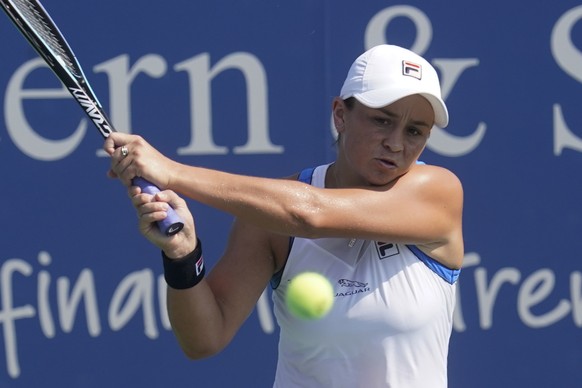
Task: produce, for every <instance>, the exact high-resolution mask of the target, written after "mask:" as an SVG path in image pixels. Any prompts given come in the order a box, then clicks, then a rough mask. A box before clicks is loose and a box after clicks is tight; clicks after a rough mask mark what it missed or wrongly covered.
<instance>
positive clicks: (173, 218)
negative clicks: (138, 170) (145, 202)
mask: <svg viewBox="0 0 582 388" xmlns="http://www.w3.org/2000/svg"><path fill="white" fill-rule="evenodd" d="M131 183H133V184H134V185H135V186H139V187H140V188H141V191H142V192H144V193H147V194H151V195H154V194H156V193H159V192H160V189H158V187H157V186H155V185H154V184H153V183H150V182H149V181H147V180H145V179H143V178H140V177H135V178H133V180H132V181H131ZM167 213H168V216H167V217H166V218H164V219H163V220H161V221H158V228H160V231H162V233H164V234H165V235H166V236H172V235H174V234H176V233H178V232H179V231H181V230H182V228H183V227H184V222H183V221H182V219H181V218H180V216H179V215H178V213H176V211H175V210H174V209H173V208H172V207H171V206H170V207H169V208H168V210H167Z"/></svg>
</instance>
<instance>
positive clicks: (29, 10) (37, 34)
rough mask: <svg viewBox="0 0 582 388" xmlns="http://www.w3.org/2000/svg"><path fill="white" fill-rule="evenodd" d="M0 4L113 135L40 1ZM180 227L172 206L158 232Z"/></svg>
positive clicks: (149, 189)
mask: <svg viewBox="0 0 582 388" xmlns="http://www.w3.org/2000/svg"><path fill="white" fill-rule="evenodd" d="M0 4H1V5H2V8H3V9H4V11H5V12H6V14H7V15H8V16H9V17H10V19H12V21H13V22H14V24H15V25H16V27H18V29H19V30H20V32H21V33H22V34H23V35H24V36H25V37H26V39H28V41H29V42H30V44H31V45H32V47H34V49H35V50H36V51H37V52H38V54H39V55H40V56H41V57H42V58H43V59H44V60H45V61H46V63H47V64H48V65H49V66H50V68H51V69H52V70H53V72H54V73H55V74H56V75H57V77H59V79H60V80H61V81H62V82H63V84H64V85H65V86H66V88H67V89H68V90H69V92H70V93H71V94H72V95H73V97H74V98H75V100H76V101H77V103H79V105H80V106H81V108H83V110H84V111H85V113H86V114H87V116H88V117H89V119H91V121H92V122H93V124H95V126H96V127H97V129H98V130H99V132H100V133H101V135H102V136H103V137H104V138H106V137H108V136H109V134H110V133H111V132H115V128H114V127H113V125H112V124H111V123H110V121H109V119H108V118H107V115H106V114H105V111H104V110H103V107H102V106H101V104H100V103H99V100H98V99H97V97H96V96H95V94H94V93H93V90H92V89H91V86H90V85H89V82H88V81H87V79H86V78H85V75H84V74H83V70H82V69H81V65H80V64H79V62H78V61H77V59H76V57H75V54H73V50H72V49H71V47H70V46H69V45H68V43H67V41H66V40H65V37H64V36H63V35H62V34H61V32H60V31H59V29H58V28H57V26H56V25H55V23H54V22H53V21H52V19H51V17H50V16H49V14H48V13H47V12H46V10H45V9H44V7H43V6H42V4H41V3H40V1H37V0H0ZM132 183H133V184H134V185H136V186H139V187H141V189H142V191H143V192H146V193H148V194H155V193H157V192H159V191H160V190H159V189H158V188H157V187H156V186H155V185H153V184H152V183H150V182H148V181H147V180H145V179H143V178H139V177H136V178H134V179H133V182H132ZM183 226H184V223H183V222H182V220H181V219H180V217H179V216H178V214H177V213H176V212H175V210H174V209H172V208H171V207H170V208H169V210H168V216H167V217H166V218H165V219H164V220H163V221H160V222H158V227H159V228H160V230H161V231H162V232H163V233H165V234H166V235H168V236H171V235H173V234H176V233H178V232H179V231H180V230H181V229H182V227H183Z"/></svg>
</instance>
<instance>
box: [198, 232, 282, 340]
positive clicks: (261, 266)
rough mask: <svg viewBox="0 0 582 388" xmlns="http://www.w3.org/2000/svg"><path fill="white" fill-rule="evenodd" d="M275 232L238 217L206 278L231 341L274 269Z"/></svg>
mask: <svg viewBox="0 0 582 388" xmlns="http://www.w3.org/2000/svg"><path fill="white" fill-rule="evenodd" d="M271 239H272V234H270V233H269V232H267V231H265V230H262V229H260V228H258V227H256V226H253V225H251V224H248V223H245V222H243V221H241V220H236V221H235V223H234V225H233V227H232V230H231V233H230V236H229V240H228V244H227V247H226V250H225V252H224V254H223V256H222V257H221V258H220V260H219V261H218V262H217V263H216V265H215V266H214V267H213V268H212V270H211V271H210V273H209V275H208V277H207V280H208V284H209V286H210V288H211V289H212V292H213V294H214V297H215V299H216V301H217V303H218V305H219V308H220V311H221V313H222V316H223V322H224V326H223V328H224V333H223V335H224V338H223V340H224V343H225V344H226V343H228V342H229V341H230V340H231V339H232V337H233V336H234V335H235V333H236V332H237V331H238V329H239V328H240V326H241V325H242V324H243V322H244V321H245V320H246V319H247V317H248V316H249V315H250V314H251V312H252V310H253V309H254V307H255V305H256V303H257V301H258V299H259V297H260V296H261V294H262V292H263V291H264V289H265V288H266V287H267V285H268V284H269V280H270V279H271V277H272V275H273V274H274V272H275V257H274V251H273V248H272V241H271Z"/></svg>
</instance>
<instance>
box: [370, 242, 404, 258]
mask: <svg viewBox="0 0 582 388" xmlns="http://www.w3.org/2000/svg"><path fill="white" fill-rule="evenodd" d="M376 251H377V252H378V257H379V258H380V260H383V259H386V258H388V257H392V256H396V255H397V254H399V253H400V251H399V250H398V245H396V244H393V243H385V242H381V241H376Z"/></svg>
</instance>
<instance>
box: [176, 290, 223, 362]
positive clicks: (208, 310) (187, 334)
mask: <svg viewBox="0 0 582 388" xmlns="http://www.w3.org/2000/svg"><path fill="white" fill-rule="evenodd" d="M167 298H168V300H167V304H168V315H169V318H170V322H171V324H172V330H173V332H174V335H175V336H176V338H177V340H178V342H179V344H180V346H181V348H182V350H183V351H184V353H185V354H186V355H187V356H188V358H191V359H200V358H204V357H209V356H211V355H214V354H216V353H218V352H219V351H220V350H222V349H223V348H224V347H225V346H226V344H227V342H228V340H226V339H225V337H226V336H225V330H224V327H225V325H224V316H223V314H222V312H221V310H220V307H219V305H218V303H217V301H216V299H215V297H214V294H213V293H212V290H211V289H210V287H209V285H208V283H207V281H206V280H203V281H202V282H200V283H199V284H197V285H196V286H195V287H192V288H189V289H186V290H176V289H174V288H171V287H168V294H167Z"/></svg>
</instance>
